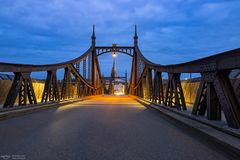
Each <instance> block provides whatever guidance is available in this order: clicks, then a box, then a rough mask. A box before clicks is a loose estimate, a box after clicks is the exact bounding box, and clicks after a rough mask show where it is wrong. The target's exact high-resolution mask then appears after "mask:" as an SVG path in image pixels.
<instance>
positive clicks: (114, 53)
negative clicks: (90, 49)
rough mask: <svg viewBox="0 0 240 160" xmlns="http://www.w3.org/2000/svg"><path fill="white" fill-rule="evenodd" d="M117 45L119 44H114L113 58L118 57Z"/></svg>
mask: <svg viewBox="0 0 240 160" xmlns="http://www.w3.org/2000/svg"><path fill="white" fill-rule="evenodd" d="M116 47H117V44H115V43H114V44H112V52H113V53H112V57H113V58H116V57H117V54H116V51H117V49H116Z"/></svg>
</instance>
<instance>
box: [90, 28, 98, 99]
mask: <svg viewBox="0 0 240 160" xmlns="http://www.w3.org/2000/svg"><path fill="white" fill-rule="evenodd" d="M95 47H96V36H95V25H93V31H92V67H91V68H92V85H93V86H94V87H96V73H97V71H96V61H97V56H96V48H95ZM93 95H96V91H95V90H93Z"/></svg>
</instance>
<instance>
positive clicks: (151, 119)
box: [0, 96, 228, 160]
mask: <svg viewBox="0 0 240 160" xmlns="http://www.w3.org/2000/svg"><path fill="white" fill-rule="evenodd" d="M14 156H15V157H14ZM4 158H9V159H13V158H18V159H30V160H38V159H39V160H68V159H69V160H75V159H83V160H85V159H86V160H87V159H89V160H172V159H174V160H179V159H183V160H188V159H189V160H190V159H191V160H198V159H199V160H210V159H211V160H212V159H217V160H224V159H228V158H227V157H226V156H225V155H224V154H222V152H221V151H220V150H219V149H217V147H214V146H213V145H208V144H207V142H205V141H204V140H203V138H201V137H200V138H198V136H197V135H194V134H193V133H192V132H190V131H188V130H186V128H184V127H181V126H179V125H178V124H174V122H173V121H172V120H170V119H168V118H166V117H164V116H163V115H161V114H160V113H159V112H157V111H155V110H152V109H148V108H146V107H144V106H142V105H141V104H139V103H138V102H136V101H134V100H133V99H131V98H130V97H120V98H119V97H118V98H116V97H110V96H105V97H98V98H96V99H94V100H93V99H92V100H86V101H84V102H78V103H74V104H71V105H66V106H63V107H60V108H55V109H48V110H44V111H40V112H36V113H32V114H27V115H24V116H20V117H15V118H12V119H8V120H3V121H0V160H1V159H4Z"/></svg>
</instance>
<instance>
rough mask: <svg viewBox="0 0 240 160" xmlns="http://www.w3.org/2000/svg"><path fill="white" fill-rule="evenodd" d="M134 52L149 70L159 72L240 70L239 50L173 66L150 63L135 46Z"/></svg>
mask: <svg viewBox="0 0 240 160" xmlns="http://www.w3.org/2000/svg"><path fill="white" fill-rule="evenodd" d="M135 51H136V53H137V55H138V56H139V57H140V58H141V60H143V61H144V63H146V64H147V65H148V66H149V67H150V68H152V69H155V70H157V71H160V72H169V73H201V72H204V71H208V70H209V71H211V70H228V69H235V68H240V48H237V49H233V50H230V51H226V52H222V53H219V54H216V55H212V56H209V57H205V58H201V59H197V60H193V61H189V62H185V63H180V64H174V65H161V64H156V63H152V62H151V61H149V60H148V59H146V58H145V57H144V56H143V54H142V53H141V51H140V50H139V48H138V47H137V46H136V47H135Z"/></svg>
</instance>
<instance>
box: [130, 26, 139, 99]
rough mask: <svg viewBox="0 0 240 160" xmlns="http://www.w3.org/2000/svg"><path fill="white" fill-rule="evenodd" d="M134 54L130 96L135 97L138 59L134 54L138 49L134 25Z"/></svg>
mask: <svg viewBox="0 0 240 160" xmlns="http://www.w3.org/2000/svg"><path fill="white" fill-rule="evenodd" d="M133 39H134V53H133V59H132V71H131V72H132V73H131V80H130V84H131V86H129V87H130V94H134V95H135V90H134V86H135V85H136V83H137V68H138V65H137V64H138V57H137V53H136V48H137V47H138V34H137V25H136V24H135V31H134V37H133Z"/></svg>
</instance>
